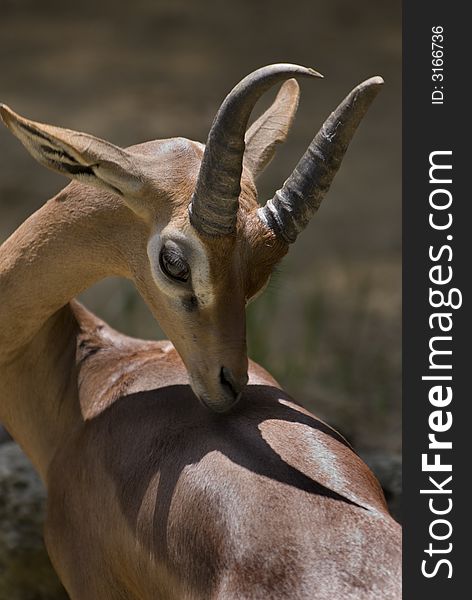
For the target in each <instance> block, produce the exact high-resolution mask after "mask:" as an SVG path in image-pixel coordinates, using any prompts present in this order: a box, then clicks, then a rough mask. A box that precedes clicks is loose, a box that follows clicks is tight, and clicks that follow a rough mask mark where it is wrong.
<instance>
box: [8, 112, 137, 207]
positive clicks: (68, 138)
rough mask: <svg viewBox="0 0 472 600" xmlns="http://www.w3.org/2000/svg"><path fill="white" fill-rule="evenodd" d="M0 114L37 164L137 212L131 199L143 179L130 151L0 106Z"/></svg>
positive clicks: (134, 157)
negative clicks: (110, 194) (98, 190)
mask: <svg viewBox="0 0 472 600" xmlns="http://www.w3.org/2000/svg"><path fill="white" fill-rule="evenodd" d="M0 115H1V117H2V119H3V122H4V123H5V125H6V126H7V127H8V128H9V129H10V130H11V131H12V132H13V134H14V135H16V137H17V138H18V139H19V140H20V141H21V142H22V144H23V145H24V146H25V148H26V149H27V150H28V151H29V152H30V154H31V155H32V156H33V157H34V158H35V159H36V160H37V161H38V162H39V163H41V164H42V165H44V166H45V167H48V168H49V169H52V170H53V171H58V172H59V173H62V174H64V175H66V176H67V177H70V178H71V179H77V180H79V181H82V182H84V183H87V184H90V185H94V186H96V187H100V188H104V189H106V190H108V191H111V192H114V193H116V194H119V195H120V196H124V200H125V202H127V204H128V205H129V206H130V208H132V209H133V210H136V212H139V210H137V208H138V207H137V206H136V205H135V202H133V201H132V199H138V198H139V197H140V196H141V195H142V192H143V189H144V187H145V183H146V177H145V175H144V173H143V171H142V169H141V168H140V166H139V164H138V163H139V161H137V160H136V156H135V155H133V154H132V153H131V152H129V151H127V150H123V149H122V148H119V147H118V146H114V145H113V144H110V143H109V142H106V141H104V140H101V139H99V138H96V137H94V136H92V135H88V134H86V133H79V132H77V131H71V130H69V129H62V128H60V127H53V126H52V125H44V124H42V123H36V122H34V121H30V120H29V119H25V118H24V117H21V116H20V115H17V114H16V113H14V112H13V111H12V110H11V109H10V108H8V106H5V105H4V104H1V105H0Z"/></svg>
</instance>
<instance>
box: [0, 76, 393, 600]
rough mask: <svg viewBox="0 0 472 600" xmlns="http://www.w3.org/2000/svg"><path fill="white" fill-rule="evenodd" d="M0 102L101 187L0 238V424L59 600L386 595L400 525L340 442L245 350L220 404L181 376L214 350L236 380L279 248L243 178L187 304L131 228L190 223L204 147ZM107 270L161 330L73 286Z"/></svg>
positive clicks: (278, 129) (266, 144) (215, 380)
mask: <svg viewBox="0 0 472 600" xmlns="http://www.w3.org/2000/svg"><path fill="white" fill-rule="evenodd" d="M290 89H291V92H290ZM287 93H289V97H288V98H287V95H286V94H287ZM294 94H298V91H297V89H296V87H294V86H293V85H292V86H289V87H288V88H285V92H284V94H282V97H281V100H280V101H281V102H282V101H283V104H284V106H285V109H284V110H285V111H288V112H286V113H284V114H285V118H284V119H280V110H282V109H280V110H279V109H278V108H277V107H276V109H274V112H273V114H274V115H275V117H276V121H277V123H275V125H274V127H267V123H268V122H269V123H270V118H269V117H270V114H269V117H264V116H263V117H262V121H263V126H260V127H259V126H258V125H257V124H256V126H255V127H254V128H253V129H252V131H253V134H254V135H253V136H252V138H251V139H252V140H253V142H252V144H253V145H252V146H251V145H249V146H248V152H249V155H248V158H249V160H248V163H247V164H249V165H250V164H252V165H257V166H258V167H257V168H259V167H260V166H261V165H263V164H266V163H267V162H268V160H270V157H271V153H272V152H273V148H274V147H275V145H276V142H277V141H278V140H281V139H283V138H284V136H285V135H286V128H287V127H288V126H289V124H290V122H291V113H290V111H293V107H294V106H295V105H296V101H295V100H296V99H295V97H294ZM276 102H277V101H276ZM279 108H280V107H279ZM1 111H2V115H3V118H4V119H5V121H6V123H7V125H8V126H9V127H10V128H11V129H12V130H13V131H14V132H15V134H16V135H18V136H19V137H20V139H22V141H23V143H24V144H25V145H26V146H27V148H28V149H29V150H30V151H31V152H32V154H33V155H34V156H35V157H36V158H37V159H38V160H39V161H40V162H42V163H43V164H47V166H50V167H51V166H52V168H56V169H58V170H60V171H65V172H68V173H69V174H70V173H71V172H73V173H74V175H73V176H74V178H79V180H83V181H85V183H91V184H92V185H93V186H95V187H98V188H99V190H98V191H97V189H95V188H94V187H90V186H88V185H83V183H72V184H71V185H70V186H68V187H67V188H66V189H65V190H64V191H63V192H61V193H60V194H58V195H57V196H56V197H55V198H53V199H52V200H50V201H49V202H48V203H47V204H46V205H45V206H44V207H43V208H42V209H40V210H39V211H38V212H37V213H35V214H34V215H33V216H32V217H30V218H29V219H28V220H27V221H26V222H25V223H24V224H23V225H22V226H21V227H20V228H19V229H18V230H17V231H16V232H15V233H14V234H13V235H12V236H11V237H10V238H9V239H8V240H7V241H6V242H5V243H4V244H3V245H2V246H1V248H0V291H1V298H0V377H1V388H0V394H1V396H0V419H1V420H2V421H3V422H4V423H5V425H6V426H7V428H8V429H9V431H10V432H11V434H12V435H13V437H14V438H15V439H16V440H17V441H18V443H20V444H21V445H22V447H23V448H24V450H25V452H26V453H27V454H28V456H29V457H30V458H31V460H32V461H33V463H34V465H35V467H36V468H37V470H38V472H39V473H40V475H41V477H42V478H43V480H44V482H45V483H46V485H47V489H48V518H47V523H46V528H45V537H46V542H47V546H48V550H49V552H50V555H51V558H52V560H53V563H54V565H55V567H56V569H57V572H58V573H59V575H60V577H61V580H62V581H63V583H64V585H65V587H66V589H67V591H68V592H69V594H70V596H71V598H72V600H124V599H126V600H156V599H159V600H166V599H169V600H171V599H173V600H197V599H198V600H200V599H201V600H211V599H215V600H216V599H218V600H223V599H224V600H232V599H234V600H240V599H245V598H246V599H248V600H257V599H258V598H261V599H274V600H275V599H280V600H281V599H285V598H294V599H300V600H303V599H306V600H328V599H329V600H333V599H338V598H339V599H340V598H343V599H352V600H361V599H363V600H370V599H372V600H374V599H375V600H377V599H379V598H385V599H398V598H400V595H401V594H400V573H399V571H400V530H399V527H398V525H397V524H396V523H395V522H394V521H393V520H392V518H391V517H390V516H389V514H388V511H387V509H386V506H385V501H384V498H383V495H382V492H381V489H380V487H379V484H378V483H377V481H376V479H375V478H374V477H373V475H372V474H371V472H370V471H369V470H368V468H367V467H366V466H365V465H364V463H363V462H362V461H361V460H360V459H359V457H358V456H357V455H356V454H355V453H354V452H353V451H352V449H351V448H350V447H349V445H348V444H347V443H346V441H345V440H344V439H343V438H342V437H341V436H340V435H339V434H337V433H336V432H334V431H333V430H332V429H331V428H329V427H328V426H327V425H326V424H324V423H322V422H321V421H319V420H318V419H316V417H314V416H313V415H310V414H309V413H308V412H307V411H305V410H303V409H302V408H301V407H299V406H298V405H296V404H295V403H294V402H293V401H292V400H291V399H290V398H289V397H288V396H287V395H286V394H285V392H283V391H282V390H281V389H280V388H279V386H278V385H277V383H276V382H275V381H274V380H273V378H272V377H271V376H270V375H269V374H268V373H266V372H265V371H264V370H263V369H262V368H261V367H259V366H257V365H255V364H254V363H250V365H249V377H250V380H249V385H248V386H247V387H246V388H245V390H244V393H243V397H242V400H241V401H240V404H239V405H238V406H237V407H236V408H235V409H234V410H233V412H232V413H231V414H230V415H218V414H214V413H212V412H210V411H209V410H208V409H207V408H205V407H204V406H202V404H201V403H200V402H199V401H198V400H197V398H196V397H195V395H194V394H193V393H192V391H191V388H190V386H189V385H188V384H189V381H190V380H189V374H190V376H191V377H195V374H196V373H198V376H199V377H200V383H199V385H201V386H203V387H204V388H205V389H206V390H207V391H208V390H209V392H208V393H209V394H214V396H215V398H216V399H218V394H221V393H222V392H221V388H222V383H221V381H220V369H221V365H225V366H227V367H230V368H231V371H232V373H233V375H234V377H235V378H237V379H238V380H240V381H242V380H243V379H244V378H245V377H246V371H247V364H248V363H247V354H246V344H245V304H246V302H247V301H248V300H249V299H250V298H251V297H252V296H253V295H254V294H256V293H257V292H258V291H259V290H260V289H261V288H262V287H263V285H264V284H265V283H266V281H267V279H268V277H269V275H270V272H271V271H272V269H273V266H274V264H276V263H277V262H278V261H279V260H280V259H281V257H282V256H283V255H284V254H285V252H286V251H287V246H286V244H285V243H283V242H281V241H280V240H279V239H277V238H276V237H275V235H274V234H273V233H272V232H271V231H270V230H268V229H266V228H265V227H264V226H263V225H262V223H261V221H259V220H258V218H257V216H256V212H255V211H256V209H257V206H258V205H257V196H256V190H255V186H254V182H253V178H252V175H251V173H250V172H249V171H248V170H247V169H246V170H245V171H244V173H243V179H242V182H241V185H242V195H241V203H240V209H239V215H238V228H237V232H236V234H235V235H233V236H229V237H227V238H224V239H223V238H220V239H214V238H205V237H204V236H199V237H198V243H199V244H202V245H203V247H204V249H205V252H204V256H202V255H199V260H202V261H203V260H204V259H206V257H209V270H210V280H211V288H212V290H213V294H214V302H213V303H212V304H211V305H210V306H204V305H201V306H199V307H198V310H191V311H188V310H187V309H185V308H182V303H181V297H180V296H179V294H180V291H178V290H177V288H175V294H170V295H169V293H167V292H166V291H165V289H164V284H163V283H162V282H160V283H159V284H158V283H156V277H157V276H156V274H155V273H154V274H153V271H152V268H153V265H152V260H153V259H154V258H155V257H153V256H151V257H150V256H149V254H148V252H149V246H148V241H149V239H153V238H152V236H153V235H155V232H156V231H158V230H159V228H163V227H164V228H165V227H167V226H169V225H171V226H172V227H173V228H174V230H177V231H179V232H183V233H184V234H185V235H187V236H188V237H189V238H191V236H192V235H194V232H192V231H191V226H190V224H189V220H188V214H187V206H188V203H189V201H190V197H191V194H192V191H193V189H194V187H195V181H196V177H197V175H198V169H199V164H200V160H201V156H202V147H201V145H199V144H197V143H195V142H190V141H188V140H183V139H181V138H178V139H174V140H162V141H157V142H149V143H147V144H144V145H140V146H137V147H134V148H132V149H128V150H122V149H119V148H116V147H115V146H112V145H111V144H109V143H108V142H104V141H103V140H97V139H96V138H93V137H92V136H87V135H85V134H78V133H76V132H70V131H67V130H62V129H58V128H54V127H50V126H44V125H41V124H37V123H33V122H31V121H28V120H26V119H23V118H22V117H18V116H17V115H15V114H14V113H12V112H11V111H9V110H8V109H6V108H2V109H1ZM289 113H290V114H289ZM45 145H46V146H48V145H49V146H48V147H49V149H47V150H44V146H45ZM251 148H252V149H251ZM267 148H269V150H267V151H266V150H264V149H267ZM251 152H253V153H254V154H253V155H251ZM261 152H263V154H261ZM51 156H53V157H54V160H52V159H51ZM57 157H61V158H60V160H61V161H62V162H58V159H57ZM58 165H59V166H58ZM77 174H79V175H77ZM192 239H193V242H195V239H196V238H192ZM194 251H195V250H194ZM109 275H117V276H122V277H127V278H130V279H132V280H133V282H134V284H135V286H136V288H137V289H138V290H139V292H140V293H141V295H142V296H143V298H144V299H145V300H146V302H147V303H148V305H149V307H150V309H151V311H152V312H153V314H154V315H155V316H156V318H157V319H158V320H159V322H160V324H161V326H162V327H163V329H164V330H165V331H166V332H167V333H168V335H169V337H170V338H171V340H172V343H173V344H171V343H170V342H143V341H141V340H135V339H131V338H128V337H125V336H123V335H121V334H119V333H117V332H115V331H113V330H112V329H110V328H109V327H108V326H107V325H106V324H105V323H103V322H102V321H100V320H99V319H97V318H96V317H95V316H94V315H92V314H90V313H89V312H87V311H86V310H85V309H84V308H83V307H82V306H81V305H80V304H78V303H77V302H75V301H73V300H72V299H73V298H74V296H76V295H77V294H78V293H80V292H81V291H82V290H83V289H85V288H87V287H89V286H90V285H92V284H93V283H94V282H95V281H97V280H99V279H102V278H103V277H106V276H109ZM158 276H160V275H158ZM180 290H181V288H180ZM192 385H194V383H193V382H192Z"/></svg>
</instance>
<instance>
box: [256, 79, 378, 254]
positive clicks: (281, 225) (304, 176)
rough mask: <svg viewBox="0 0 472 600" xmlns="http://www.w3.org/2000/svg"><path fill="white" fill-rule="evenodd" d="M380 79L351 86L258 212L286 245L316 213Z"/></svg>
mask: <svg viewBox="0 0 472 600" xmlns="http://www.w3.org/2000/svg"><path fill="white" fill-rule="evenodd" d="M382 84H383V79H382V78H381V77H372V78H371V79H367V80H366V81H364V82H363V83H361V84H359V85H358V86H357V87H355V88H354V89H353V90H352V92H351V93H350V94H349V95H348V96H347V97H346V98H345V99H344V100H343V101H342V102H341V104H340V105H339V106H338V108H337V109H336V110H335V111H334V112H333V113H331V115H330V116H329V117H328V118H327V119H326V121H325V122H324V124H323V126H322V127H321V129H320V130H319V132H318V133H317V134H316V136H315V138H314V139H313V141H312V142H311V144H310V146H309V147H308V149H307V151H306V152H305V154H304V155H303V156H302V158H301V159H300V161H299V163H298V165H297V166H296V167H295V170H294V171H293V173H292V174H291V175H290V177H289V178H288V179H287V180H286V182H285V183H284V185H283V186H282V189H280V190H278V191H277V192H275V195H274V197H273V198H272V199H271V200H269V201H268V202H267V203H266V205H265V206H263V207H262V208H260V209H259V210H258V215H259V218H260V219H261V220H262V221H263V223H264V224H265V225H266V226H267V227H270V228H271V229H273V230H274V231H275V232H276V233H277V234H278V235H280V236H281V237H282V238H283V239H284V240H285V241H286V242H287V243H289V244H291V243H293V242H294V241H295V240H296V238H297V236H298V234H299V233H300V232H301V231H303V229H305V227H306V226H307V225H308V223H309V222H310V219H311V218H312V216H313V215H314V214H315V212H316V211H317V210H318V208H319V206H320V204H321V201H322V200H323V197H324V196H325V194H326V192H327V191H328V189H329V187H330V185H331V182H332V181H333V179H334V176H335V175H336V173H337V171H338V169H339V167H340V165H341V161H342V159H343V157H344V154H345V152H346V150H347V148H348V146H349V143H350V141H351V139H352V137H353V135H354V133H355V131H356V129H357V127H358V125H359V123H360V122H361V121H362V118H363V117H364V115H365V114H366V112H367V110H368V108H369V106H370V104H371V103H372V101H373V100H374V98H375V97H376V95H377V94H378V92H379V90H380V88H381V86H382Z"/></svg>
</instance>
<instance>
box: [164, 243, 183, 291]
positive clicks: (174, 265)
mask: <svg viewBox="0 0 472 600" xmlns="http://www.w3.org/2000/svg"><path fill="white" fill-rule="evenodd" d="M159 264H160V267H161V270H162V272H163V273H164V274H165V275H167V277H170V278H171V279H175V280H176V281H181V282H182V283H185V282H186V281H188V278H189V275H190V268H189V266H188V263H187V261H186V260H185V259H184V258H183V257H182V255H181V254H180V252H178V251H177V250H176V249H174V248H173V247H168V246H164V247H163V248H162V250H161V253H160V255H159Z"/></svg>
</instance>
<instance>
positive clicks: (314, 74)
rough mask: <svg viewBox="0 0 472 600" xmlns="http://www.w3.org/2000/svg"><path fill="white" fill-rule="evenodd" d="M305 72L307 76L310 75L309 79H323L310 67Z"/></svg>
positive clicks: (322, 76)
mask: <svg viewBox="0 0 472 600" xmlns="http://www.w3.org/2000/svg"><path fill="white" fill-rule="evenodd" d="M307 71H308V73H309V75H311V77H319V78H320V79H324V75H322V74H321V73H319V72H318V71H315V69H312V68H311V67H309V68H308V69H307Z"/></svg>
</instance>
